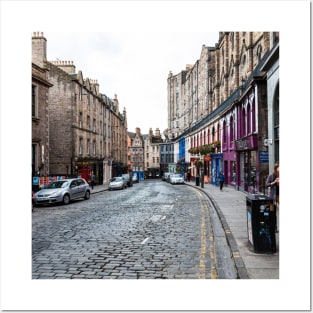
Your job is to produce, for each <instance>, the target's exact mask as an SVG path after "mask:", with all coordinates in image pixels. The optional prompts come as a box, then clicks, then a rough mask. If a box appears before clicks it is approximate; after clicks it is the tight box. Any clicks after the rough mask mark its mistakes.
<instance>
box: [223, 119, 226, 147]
mask: <svg viewBox="0 0 313 313" xmlns="http://www.w3.org/2000/svg"><path fill="white" fill-rule="evenodd" d="M226 143H227V128H226V121H224V122H223V144H224V145H225V144H226Z"/></svg>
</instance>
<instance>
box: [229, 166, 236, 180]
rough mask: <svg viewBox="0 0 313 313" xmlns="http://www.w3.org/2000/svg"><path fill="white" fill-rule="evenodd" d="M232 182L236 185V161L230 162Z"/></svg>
mask: <svg viewBox="0 0 313 313" xmlns="http://www.w3.org/2000/svg"><path fill="white" fill-rule="evenodd" d="M230 170H231V182H232V183H236V161H231V162H230Z"/></svg>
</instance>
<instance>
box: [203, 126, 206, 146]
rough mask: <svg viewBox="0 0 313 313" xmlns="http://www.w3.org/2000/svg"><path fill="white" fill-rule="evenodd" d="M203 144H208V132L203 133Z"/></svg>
mask: <svg viewBox="0 0 313 313" xmlns="http://www.w3.org/2000/svg"><path fill="white" fill-rule="evenodd" d="M203 144H204V145H205V144H206V130H205V131H204V132H203Z"/></svg>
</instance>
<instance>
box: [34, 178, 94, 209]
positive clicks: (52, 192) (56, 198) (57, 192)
mask: <svg viewBox="0 0 313 313" xmlns="http://www.w3.org/2000/svg"><path fill="white" fill-rule="evenodd" d="M79 198H84V199H86V200H88V199H89V198H90V188H89V184H88V183H87V182H86V180H85V179H83V178H71V179H62V180H57V181H55V182H52V183H50V184H48V185H46V186H45V188H44V189H41V190H39V191H38V192H36V193H35V203H36V204H45V203H57V202H63V203H64V204H68V203H70V201H71V200H73V199H79Z"/></svg>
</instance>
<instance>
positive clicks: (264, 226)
mask: <svg viewBox="0 0 313 313" xmlns="http://www.w3.org/2000/svg"><path fill="white" fill-rule="evenodd" d="M246 204H247V230H248V240H249V242H250V243H251V244H252V246H253V248H254V252H255V253H274V252H276V238H275V228H276V209H275V206H274V204H273V200H272V199H271V198H269V197H267V196H265V195H248V196H247V197H246Z"/></svg>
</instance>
